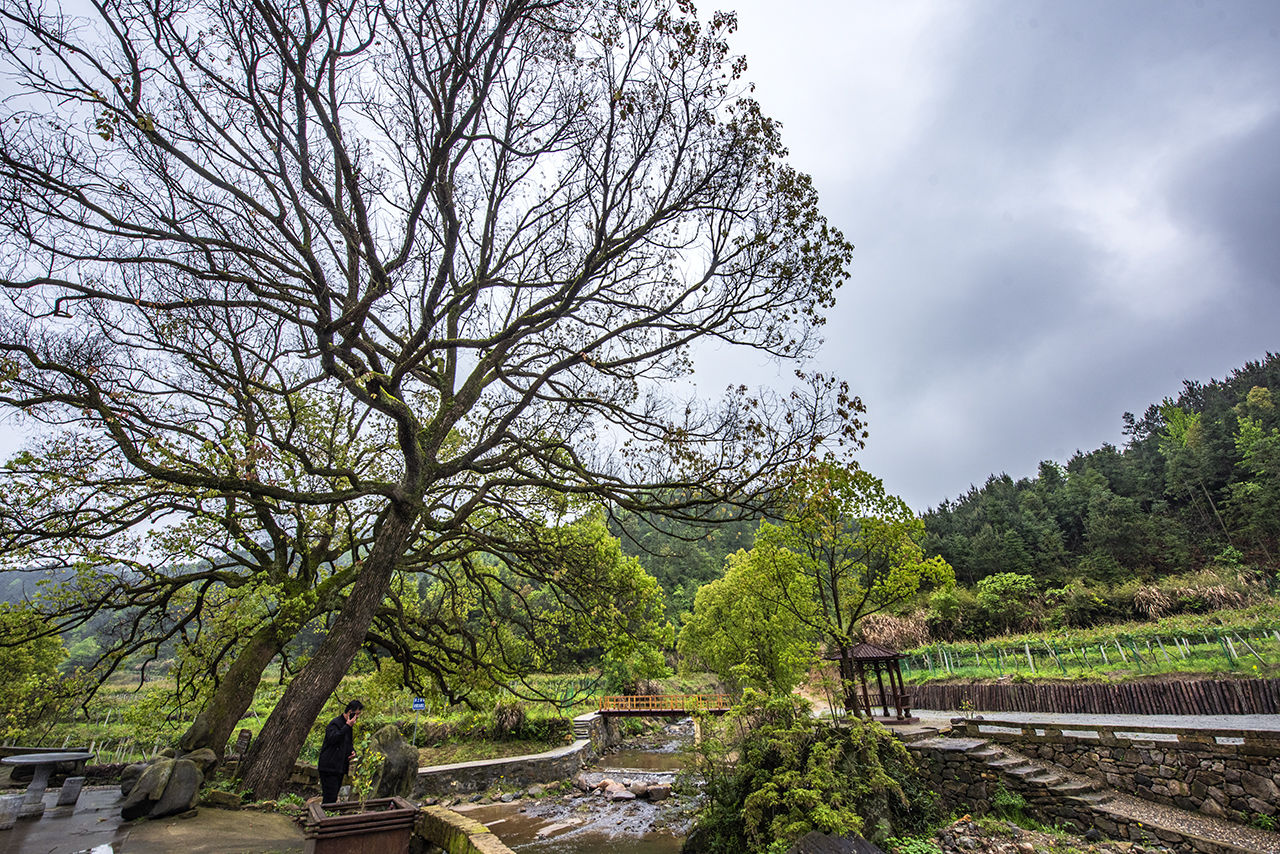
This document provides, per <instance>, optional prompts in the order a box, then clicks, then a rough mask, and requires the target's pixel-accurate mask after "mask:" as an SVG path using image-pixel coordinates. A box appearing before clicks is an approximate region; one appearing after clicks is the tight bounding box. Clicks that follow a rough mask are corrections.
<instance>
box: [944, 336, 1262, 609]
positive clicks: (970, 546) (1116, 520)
mask: <svg viewBox="0 0 1280 854" xmlns="http://www.w3.org/2000/svg"><path fill="white" fill-rule="evenodd" d="M1123 419H1124V425H1125V435H1126V436H1128V441H1127V442H1126V444H1125V445H1124V447H1123V448H1117V447H1115V446H1113V445H1110V444H1104V445H1103V446H1102V447H1101V448H1098V449H1097V450H1093V451H1089V452H1087V453H1084V452H1079V451H1078V452H1076V454H1075V455H1074V456H1073V457H1071V459H1069V460H1067V461H1066V463H1065V464H1059V463H1057V462H1053V461H1045V462H1042V463H1041V464H1040V469H1039V472H1038V474H1037V476H1036V477H1033V478H1023V479H1020V480H1017V481H1015V480H1014V479H1013V478H1011V477H1009V476H1008V475H1007V474H1001V475H992V476H991V477H990V478H988V479H987V482H986V483H985V484H984V485H983V486H982V487H980V488H979V487H973V488H971V489H970V490H969V491H968V492H967V493H966V494H964V495H962V496H960V497H959V498H957V499H956V500H955V501H945V502H943V503H942V504H941V505H940V506H938V507H937V508H935V509H933V510H930V511H929V512H928V513H926V514H925V516H924V521H925V526H926V530H927V532H928V537H927V542H926V548H928V549H930V550H932V552H935V553H938V554H941V555H942V556H943V557H944V558H946V560H947V561H948V562H949V563H950V564H951V565H952V566H953V567H955V570H956V578H957V579H958V580H959V581H961V582H962V583H964V584H973V583H974V582H976V581H977V580H978V579H981V578H984V577H986V576H988V575H991V574H994V573H997V572H1018V573H1025V574H1030V575H1034V576H1036V577H1037V578H1038V579H1042V580H1045V581H1063V580H1066V579H1069V578H1083V579H1090V580H1097V581H1107V582H1114V581H1120V580H1124V579H1127V578H1132V577H1140V578H1149V577H1155V576H1161V575H1165V574H1171V573H1176V572H1183V571H1186V570H1190V569H1195V568H1197V567H1199V566H1201V565H1203V564H1204V563H1205V562H1206V561H1208V560H1209V559H1212V558H1215V557H1218V556H1223V559H1224V560H1225V561H1226V562H1228V563H1230V562H1231V561H1238V562H1241V563H1242V564H1245V565H1250V566H1254V567H1256V568H1259V569H1262V570H1265V571H1266V572H1267V573H1269V574H1272V575H1273V574H1274V573H1275V572H1276V570H1277V569H1280V563H1278V559H1280V355H1277V354H1273V353H1268V354H1267V355H1266V357H1265V358H1263V359H1262V360H1261V361H1257V362H1249V363H1248V364H1246V365H1245V366H1243V367H1241V368H1239V369H1238V370H1236V371H1233V372H1232V373H1231V374H1230V375H1229V376H1227V377H1226V378H1225V379H1222V380H1210V381H1209V382H1207V383H1201V382H1198V381H1196V380H1186V381H1185V382H1184V383H1183V389H1182V393H1181V394H1179V395H1178V397H1177V398H1176V399H1172V398H1166V399H1165V400H1163V401H1161V402H1159V403H1153V404H1151V405H1150V406H1148V407H1147V409H1146V411H1145V412H1144V413H1143V414H1142V415H1141V416H1135V415H1133V414H1132V413H1125V414H1124V416H1123Z"/></svg>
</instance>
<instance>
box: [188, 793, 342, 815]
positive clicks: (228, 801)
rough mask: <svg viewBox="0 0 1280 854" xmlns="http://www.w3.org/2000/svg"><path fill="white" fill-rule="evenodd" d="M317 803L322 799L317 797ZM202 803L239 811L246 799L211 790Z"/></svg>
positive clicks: (202, 798)
mask: <svg viewBox="0 0 1280 854" xmlns="http://www.w3.org/2000/svg"><path fill="white" fill-rule="evenodd" d="M315 800H316V801H319V800H320V798H319V797H316V799H315ZM200 803H201V805H203V806H206V807H214V808H215V809H220V810H238V809H240V806H241V805H242V804H243V803H244V799H243V798H241V797H240V796H239V795H237V794H236V793H235V792H223V791H221V790H219V789H210V790H209V791H207V792H205V793H204V794H203V795H202V796H201V797H200Z"/></svg>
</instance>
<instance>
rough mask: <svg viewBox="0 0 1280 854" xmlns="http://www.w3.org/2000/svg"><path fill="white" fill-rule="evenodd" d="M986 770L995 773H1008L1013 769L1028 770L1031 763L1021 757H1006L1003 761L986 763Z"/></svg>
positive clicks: (997, 760)
mask: <svg viewBox="0 0 1280 854" xmlns="http://www.w3.org/2000/svg"><path fill="white" fill-rule="evenodd" d="M987 767H988V768H992V769H994V770H996V771H1009V770H1011V769H1014V768H1030V767H1031V763H1030V762H1028V761H1027V760H1026V759H1023V758H1022V757H1021V756H1006V757H1004V758H1003V759H993V760H991V761H990V762H988V763H987Z"/></svg>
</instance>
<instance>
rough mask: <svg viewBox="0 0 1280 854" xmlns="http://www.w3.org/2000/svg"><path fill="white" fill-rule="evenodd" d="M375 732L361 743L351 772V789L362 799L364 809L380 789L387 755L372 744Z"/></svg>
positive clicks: (361, 805)
mask: <svg viewBox="0 0 1280 854" xmlns="http://www.w3.org/2000/svg"><path fill="white" fill-rule="evenodd" d="M372 742H373V733H372V732H370V733H369V734H368V735H366V736H365V737H364V739H363V740H362V741H361V743H360V750H359V751H357V756H358V760H359V761H358V762H357V763H356V766H355V768H354V769H353V771H352V774H351V789H352V791H353V792H354V793H355V796H356V798H357V799H358V800H359V801H360V809H361V810H363V809H364V804H365V801H367V800H369V798H370V797H371V796H372V795H373V793H374V792H375V791H377V789H378V782H379V779H380V778H381V777H382V763H383V760H385V759H386V758H387V757H386V756H385V755H384V754H383V753H382V751H380V750H378V749H376V748H374V747H373V746H372Z"/></svg>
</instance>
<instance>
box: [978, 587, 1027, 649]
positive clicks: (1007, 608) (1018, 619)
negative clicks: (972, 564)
mask: <svg viewBox="0 0 1280 854" xmlns="http://www.w3.org/2000/svg"><path fill="white" fill-rule="evenodd" d="M1038 593H1039V591H1038V590H1037V589H1036V580H1035V579H1034V578H1032V577H1031V576H1029V575H1019V574H1018V573H1016V572H997V573H996V574H995V575H988V576H987V577H986V578H983V579H981V580H980V581H978V595H977V604H978V608H979V609H980V610H981V612H982V619H983V622H984V623H985V624H986V625H987V626H988V627H989V628H988V631H990V633H991V634H1004V633H1005V632H1007V631H1009V630H1010V629H1014V628H1018V627H1020V626H1021V625H1022V624H1023V623H1024V622H1026V620H1027V617H1029V616H1030V615H1031V613H1032V610H1033V609H1034V608H1035V607H1036V606H1037V604H1038Z"/></svg>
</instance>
